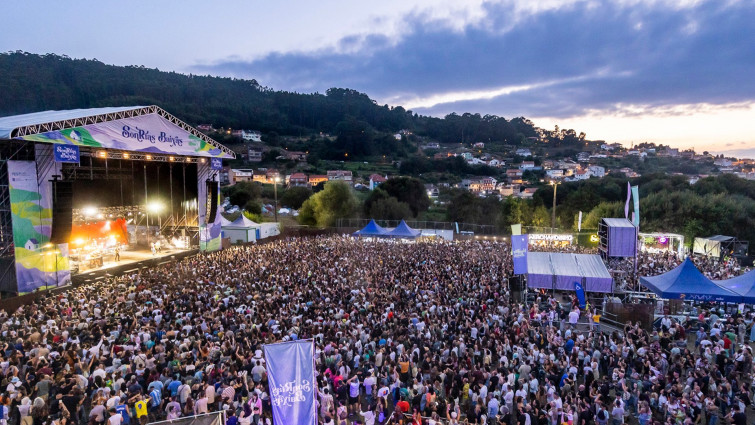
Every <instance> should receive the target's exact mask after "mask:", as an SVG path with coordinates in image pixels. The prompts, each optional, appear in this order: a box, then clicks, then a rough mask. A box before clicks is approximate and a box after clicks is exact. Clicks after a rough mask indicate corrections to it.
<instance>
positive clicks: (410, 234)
mask: <svg viewBox="0 0 755 425" xmlns="http://www.w3.org/2000/svg"><path fill="white" fill-rule="evenodd" d="M420 234H422V232H420V231H419V230H414V229H412V228H411V227H409V225H408V224H406V222H405V221H404V220H401V223H399V224H398V226H396V228H394V229H393V230H391V231H389V232H388V233H385V234H384V235H383V237H386V238H397V239H414V238H416V237H418V236H419V235H420Z"/></svg>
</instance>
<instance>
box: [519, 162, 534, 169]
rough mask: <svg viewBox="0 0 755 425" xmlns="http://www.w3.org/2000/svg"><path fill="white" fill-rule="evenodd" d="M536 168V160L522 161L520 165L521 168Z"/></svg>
mask: <svg viewBox="0 0 755 425" xmlns="http://www.w3.org/2000/svg"><path fill="white" fill-rule="evenodd" d="M533 168H535V161H522V163H521V164H520V165H519V169H520V170H531V169H533Z"/></svg>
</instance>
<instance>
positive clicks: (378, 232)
mask: <svg viewBox="0 0 755 425" xmlns="http://www.w3.org/2000/svg"><path fill="white" fill-rule="evenodd" d="M386 233H388V230H387V229H384V228H382V227H380V226H378V224H377V223H375V220H370V222H369V223H367V225H366V226H364V228H363V229H362V230H357V231H356V232H354V233H352V235H353V236H365V237H377V236H384V235H385V234H386Z"/></svg>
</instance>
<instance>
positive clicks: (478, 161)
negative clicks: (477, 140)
mask: <svg viewBox="0 0 755 425" xmlns="http://www.w3.org/2000/svg"><path fill="white" fill-rule="evenodd" d="M467 164H469V165H484V164H485V161H483V160H481V159H480V158H471V159H468V160H467Z"/></svg>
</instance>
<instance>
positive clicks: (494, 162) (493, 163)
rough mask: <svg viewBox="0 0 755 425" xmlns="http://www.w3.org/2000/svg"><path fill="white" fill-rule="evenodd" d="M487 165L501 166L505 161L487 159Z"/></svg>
mask: <svg viewBox="0 0 755 425" xmlns="http://www.w3.org/2000/svg"><path fill="white" fill-rule="evenodd" d="M488 165H489V166H491V167H496V168H501V167H503V166H504V165H506V163H505V162H503V161H501V160H500V159H495V158H493V159H491V160H490V161H488Z"/></svg>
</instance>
